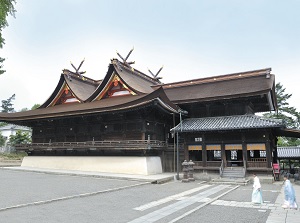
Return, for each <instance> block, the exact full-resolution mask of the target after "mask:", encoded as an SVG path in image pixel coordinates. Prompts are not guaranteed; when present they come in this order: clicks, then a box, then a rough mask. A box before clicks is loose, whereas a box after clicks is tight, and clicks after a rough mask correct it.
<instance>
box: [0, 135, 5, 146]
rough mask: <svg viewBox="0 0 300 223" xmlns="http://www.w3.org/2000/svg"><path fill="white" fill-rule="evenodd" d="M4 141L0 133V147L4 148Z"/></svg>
mask: <svg viewBox="0 0 300 223" xmlns="http://www.w3.org/2000/svg"><path fill="white" fill-rule="evenodd" d="M5 141H6V139H5V138H4V136H3V135H2V133H1V132H0V146H4V144H5Z"/></svg>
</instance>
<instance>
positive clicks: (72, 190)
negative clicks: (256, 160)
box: [0, 167, 300, 223]
mask: <svg viewBox="0 0 300 223" xmlns="http://www.w3.org/2000/svg"><path fill="white" fill-rule="evenodd" d="M172 176H173V174H163V175H158V176H153V175H152V176H140V179H138V178H139V176H132V175H130V176H128V175H123V176H122V175H113V174H107V173H106V174H104V173H97V174H96V173H89V174H86V173H85V172H76V173H75V172H66V171H62V172H60V171H58V170H56V171H52V172H51V171H49V170H48V171H46V170H34V169H22V168H21V169H20V168H15V167H13V168H0V179H1V184H0V197H1V199H0V222H13V223H15V222H16V223H18V222H22V223H23V222H25V223H26V222H28V223H29V222H30V223H39V222H46V223H48V222H72V223H83V222H87V223H93V222H104V223H106V222H109V223H114V222H115V223H123V222H124V223H125V222H131V223H142V222H156V223H174V222H177V223H187V222H205V223H215V222H232V223H246V222H256V223H258V222H259V223H265V222H267V223H277V222H280V223H285V222H286V223H293V222H297V223H298V222H300V221H299V219H300V216H299V214H300V211H299V209H298V210H290V209H288V210H284V209H283V208H282V207H281V205H282V203H283V184H282V182H276V183H274V184H263V185H262V188H263V190H262V191H263V199H264V203H263V204H262V205H256V204H252V203H251V202H250V199H251V193H252V185H247V186H236V185H222V184H221V185H211V184H209V183H206V182H203V181H195V182H189V183H181V182H180V181H173V180H172V181H170V182H168V183H164V184H150V182H153V180H157V179H158V178H161V177H172ZM114 177H116V178H117V179H114ZM147 178H148V179H147ZM138 181H143V182H138ZM292 183H293V182H292ZM293 185H294V188H295V190H296V196H297V198H298V199H299V197H300V186H299V185H295V184H294V183H293ZM49 213H51V214H49Z"/></svg>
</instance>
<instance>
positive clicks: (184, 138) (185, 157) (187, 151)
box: [181, 133, 190, 160]
mask: <svg viewBox="0 0 300 223" xmlns="http://www.w3.org/2000/svg"><path fill="white" fill-rule="evenodd" d="M181 137H183V150H184V159H185V160H190V154H189V148H188V145H187V139H186V137H187V136H186V134H184V133H182V134H181Z"/></svg>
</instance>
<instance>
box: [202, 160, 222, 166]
mask: <svg viewBox="0 0 300 223" xmlns="http://www.w3.org/2000/svg"><path fill="white" fill-rule="evenodd" d="M220 165H221V161H207V162H206V166H208V167H220Z"/></svg>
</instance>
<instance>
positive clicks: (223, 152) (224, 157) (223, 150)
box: [221, 141, 227, 167]
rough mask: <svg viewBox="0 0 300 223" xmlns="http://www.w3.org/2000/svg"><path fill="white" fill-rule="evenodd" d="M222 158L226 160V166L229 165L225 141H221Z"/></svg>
mask: <svg viewBox="0 0 300 223" xmlns="http://www.w3.org/2000/svg"><path fill="white" fill-rule="evenodd" d="M221 158H222V160H223V162H224V166H225V167H227V160H226V151H225V144H224V142H223V141H222V143H221Z"/></svg>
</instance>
